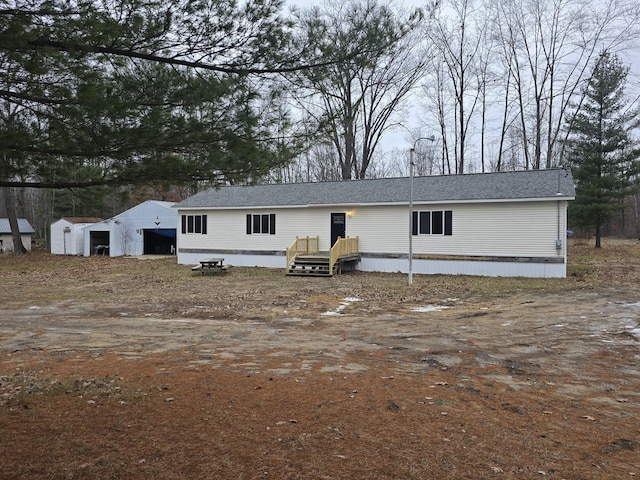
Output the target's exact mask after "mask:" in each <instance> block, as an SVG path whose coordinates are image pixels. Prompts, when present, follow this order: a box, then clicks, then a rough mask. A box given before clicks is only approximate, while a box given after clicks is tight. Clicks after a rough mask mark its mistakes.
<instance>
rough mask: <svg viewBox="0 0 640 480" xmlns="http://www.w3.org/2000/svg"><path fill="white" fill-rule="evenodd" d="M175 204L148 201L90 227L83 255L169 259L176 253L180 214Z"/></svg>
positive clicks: (84, 239)
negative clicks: (169, 256) (144, 256)
mask: <svg viewBox="0 0 640 480" xmlns="http://www.w3.org/2000/svg"><path fill="white" fill-rule="evenodd" d="M172 206H173V202H162V201H158V200H147V201H146V202H143V203H141V204H139V205H136V206H135V207H133V208H130V209H129V210H127V211H125V212H122V213H120V214H118V215H116V216H115V217H112V218H109V219H107V220H103V221H101V222H98V223H94V224H93V225H88V226H86V227H84V228H83V229H82V231H83V249H82V251H83V255H84V256H85V257H88V256H90V255H107V256H111V257H119V256H123V255H154V254H155V255H170V254H174V253H175V249H176V227H177V225H178V214H177V212H176V211H175V210H174V209H172V208H171V207H172Z"/></svg>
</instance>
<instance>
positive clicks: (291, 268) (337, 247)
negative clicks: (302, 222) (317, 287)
mask: <svg viewBox="0 0 640 480" xmlns="http://www.w3.org/2000/svg"><path fill="white" fill-rule="evenodd" d="M319 244H320V239H319V238H318V237H315V238H314V237H302V238H300V237H296V240H295V241H294V242H293V244H292V245H291V246H290V247H289V248H288V249H287V275H295V276H304V277H332V276H333V275H335V274H336V273H341V272H342V270H343V268H345V269H346V268H354V267H355V264H356V263H357V262H359V261H360V253H359V251H358V237H352V238H338V240H337V241H336V242H335V244H334V245H333V247H331V251H329V252H320V251H319V248H318V247H319Z"/></svg>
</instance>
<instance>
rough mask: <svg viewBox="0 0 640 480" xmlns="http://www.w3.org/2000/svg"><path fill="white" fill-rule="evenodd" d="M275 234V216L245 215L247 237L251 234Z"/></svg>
mask: <svg viewBox="0 0 640 480" xmlns="http://www.w3.org/2000/svg"><path fill="white" fill-rule="evenodd" d="M259 233H261V234H268V235H275V234H276V214H275V213H263V214H251V213H249V214H247V235H251V234H259Z"/></svg>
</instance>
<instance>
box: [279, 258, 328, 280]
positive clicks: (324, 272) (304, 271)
mask: <svg viewBox="0 0 640 480" xmlns="http://www.w3.org/2000/svg"><path fill="white" fill-rule="evenodd" d="M287 275H299V276H307V277H331V276H332V275H333V274H332V273H331V266H330V264H329V254H328V253H327V254H324V255H322V254H320V253H318V254H316V255H296V257H295V258H294V259H293V262H291V263H290V264H289V268H288V270H287Z"/></svg>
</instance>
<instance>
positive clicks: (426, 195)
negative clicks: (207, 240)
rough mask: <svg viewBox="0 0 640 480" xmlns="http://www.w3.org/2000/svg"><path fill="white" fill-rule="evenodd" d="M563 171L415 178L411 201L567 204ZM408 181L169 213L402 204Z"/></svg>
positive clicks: (267, 193) (278, 188) (325, 186)
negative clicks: (560, 201)
mask: <svg viewBox="0 0 640 480" xmlns="http://www.w3.org/2000/svg"><path fill="white" fill-rule="evenodd" d="M574 197H575V188H574V185H573V178H572V176H571V172H570V171H569V170H564V169H560V170H558V169H554V170H527V171H521V172H499V173H485V174H469V175H444V176H437V177H415V178H414V179H413V200H414V202H423V203H424V202H459V201H469V202H475V201H492V200H493V201H495V200H512V199H513V200H524V199H550V198H553V199H558V198H565V199H567V198H568V199H573V198H574ZM408 201H409V178H407V177H403V178H381V179H373V180H352V181H343V182H319V183H289V184H275V185H273V184H270V185H255V186H231V187H220V188H212V189H209V190H206V191H202V192H200V193H197V194H196V195H194V196H192V197H190V198H187V199H186V200H184V201H182V202H180V203H178V204H176V205H174V208H178V209H180V208H202V207H206V208H234V207H235V208H238V207H264V206H269V207H279V206H281V207H292V206H308V205H358V204H390V203H408Z"/></svg>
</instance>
